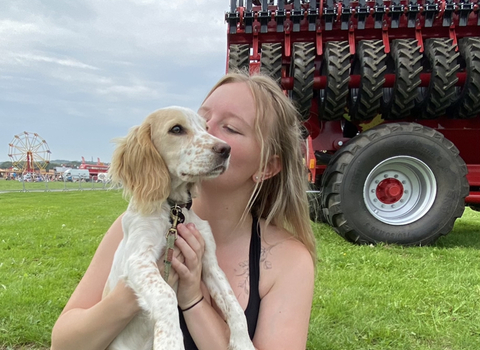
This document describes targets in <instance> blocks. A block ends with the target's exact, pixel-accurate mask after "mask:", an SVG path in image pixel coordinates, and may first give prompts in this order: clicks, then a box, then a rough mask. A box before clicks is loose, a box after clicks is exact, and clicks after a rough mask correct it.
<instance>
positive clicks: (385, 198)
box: [376, 177, 403, 204]
mask: <svg viewBox="0 0 480 350" xmlns="http://www.w3.org/2000/svg"><path fill="white" fill-rule="evenodd" d="M376 195H377V198H378V200H379V201H380V202H382V203H384V204H393V203H396V202H398V201H399V200H400V198H402V196H403V185H402V183H401V182H400V181H398V180H397V179H394V178H391V177H390V178H388V179H385V180H383V181H381V182H380V183H379V184H378V186H377V191H376Z"/></svg>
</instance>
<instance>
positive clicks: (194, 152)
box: [103, 107, 254, 350]
mask: <svg viewBox="0 0 480 350" xmlns="http://www.w3.org/2000/svg"><path fill="white" fill-rule="evenodd" d="M229 155H230V146H228V145H227V144H226V143H225V142H223V141H221V140H220V139H218V138H216V137H213V136H212V135H209V134H208V133H207V131H206V122H205V120H204V119H203V118H202V117H200V116H199V115H198V114H197V113H195V112H193V111H191V110H189V109H186V108H181V107H169V108H165V109H161V110H158V111H156V112H154V113H152V114H150V115H149V116H148V117H147V118H146V119H145V121H144V122H143V123H142V124H141V125H140V126H137V127H134V128H132V129H131V130H130V132H129V134H128V135H127V136H126V137H125V138H121V139H119V140H117V148H116V149H115V151H114V154H113V158H112V163H111V165H110V170H109V174H110V176H111V179H112V182H113V183H117V184H121V185H122V186H123V189H124V194H126V195H127V196H128V197H129V198H130V202H129V205H128V209H127V211H126V213H125V214H124V216H123V218H122V227H123V234H124V236H123V240H122V241H121V243H120V245H119V246H118V249H117V251H116V253H115V257H114V260H113V265H112V269H111V272H110V275H109V277H108V280H107V283H106V285H105V290H104V293H103V297H105V296H106V295H107V294H108V293H109V292H110V291H112V290H113V288H114V287H115V286H116V284H117V283H118V281H119V280H120V279H123V280H124V281H125V283H126V284H127V285H128V286H129V287H131V288H132V289H133V291H134V292H135V294H136V296H137V298H138V303H139V305H140V307H141V308H142V310H143V312H141V313H140V314H138V315H137V316H136V317H135V318H134V319H133V320H132V321H131V322H130V323H129V324H128V325H127V327H126V328H125V329H124V330H123V331H122V333H120V334H119V335H118V336H117V337H116V338H115V339H114V341H113V342H112V343H111V344H110V346H109V348H108V349H109V350H123V349H129V350H131V349H135V350H144V349H145V350H147V349H148V350H150V349H155V350H160V349H162V350H163V349H165V350H167V349H168V350H176V349H184V346H183V336H182V331H181V329H180V325H179V315H178V308H177V298H176V295H175V292H174V290H173V289H172V288H171V287H170V286H169V285H168V284H167V283H166V282H165V281H164V279H163V278H162V276H161V274H160V272H159V269H158V266H157V260H158V259H159V258H160V257H162V256H163V255H162V254H164V252H165V247H166V234H167V232H169V228H170V227H171V222H170V211H171V203H178V204H182V203H187V202H188V201H189V196H190V192H192V191H193V190H194V187H195V185H196V184H198V183H199V181H201V180H202V179H207V178H213V177H216V176H218V175H220V174H222V173H223V172H224V171H225V170H226V168H227V166H228V161H229ZM169 203H170V204H169ZM182 210H183V215H184V219H185V223H189V222H191V223H194V224H195V226H196V228H197V229H198V230H199V232H200V233H201V234H202V236H203V238H204V240H205V252H204V255H203V260H202V264H203V265H202V279H203V281H204V283H205V285H206V287H207V288H208V290H209V292H210V295H211V296H212V298H213V299H214V300H215V303H216V305H217V306H218V307H219V308H220V310H221V312H222V313H223V315H224V316H225V318H226V322H227V324H228V326H229V327H230V343H229V348H230V349H241V350H250V349H252V350H253V349H254V347H253V344H252V342H251V340H250V338H249V336H248V331H247V323H246V319H245V315H244V312H243V310H242V308H241V307H240V305H239V303H238V301H237V299H236V298H235V295H234V293H233V291H232V289H231V287H230V285H229V283H228V280H227V278H226V276H225V274H224V273H223V271H222V270H221V269H220V267H219V266H218V262H217V259H216V255H215V241H214V238H213V235H212V232H211V229H210V226H209V225H208V223H207V222H206V221H203V220H201V219H200V218H199V217H198V216H197V215H195V213H194V212H193V211H191V210H188V209H182Z"/></svg>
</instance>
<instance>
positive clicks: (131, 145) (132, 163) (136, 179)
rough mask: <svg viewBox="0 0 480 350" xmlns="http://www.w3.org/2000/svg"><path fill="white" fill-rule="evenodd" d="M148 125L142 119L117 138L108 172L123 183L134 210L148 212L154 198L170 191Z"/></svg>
mask: <svg viewBox="0 0 480 350" xmlns="http://www.w3.org/2000/svg"><path fill="white" fill-rule="evenodd" d="M151 133H152V132H151V125H150V124H149V123H143V124H142V125H140V126H136V127H134V128H132V129H131V130H130V132H129V133H128V135H127V136H126V137H124V138H121V139H119V140H117V148H116V149H115V151H114V153H113V157H112V164H111V165H110V169H109V173H110V176H111V178H112V181H113V182H114V183H120V184H122V185H123V188H124V194H125V195H127V196H129V197H131V198H132V199H133V202H134V205H135V207H136V209H137V210H139V211H140V212H142V213H144V214H149V213H151V212H152V211H153V209H154V204H155V202H159V201H164V200H166V199H167V198H168V196H169V194H170V175H169V172H168V168H167V166H166V164H165V162H164V160H163V159H162V157H161V156H160V154H159V153H158V151H157V149H156V148H155V146H154V144H153V142H152V138H151Z"/></svg>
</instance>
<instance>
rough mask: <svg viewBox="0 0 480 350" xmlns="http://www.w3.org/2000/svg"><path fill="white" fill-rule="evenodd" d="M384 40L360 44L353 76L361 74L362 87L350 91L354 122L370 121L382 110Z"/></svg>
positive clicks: (351, 112) (367, 41)
mask: <svg viewBox="0 0 480 350" xmlns="http://www.w3.org/2000/svg"><path fill="white" fill-rule="evenodd" d="M386 58H387V55H386V54H385V45H383V41H382V40H362V41H360V42H359V43H358V47H357V59H356V60H355V61H354V62H353V67H352V69H353V74H360V77H361V78H360V87H359V88H358V89H351V90H350V107H349V110H350V115H351V117H352V119H354V120H370V119H373V118H375V117H376V115H377V114H378V112H379V110H380V101H381V98H382V96H383V84H384V83H385V70H386V69H387V66H386Z"/></svg>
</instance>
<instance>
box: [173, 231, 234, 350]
mask: <svg viewBox="0 0 480 350" xmlns="http://www.w3.org/2000/svg"><path fill="white" fill-rule="evenodd" d="M178 234H179V235H178V238H177V241H176V242H175V245H176V246H177V248H178V249H179V250H180V252H181V258H182V260H179V259H178V258H174V259H173V261H172V267H173V268H174V269H175V274H176V275H178V291H177V299H178V306H179V307H180V309H188V310H187V311H185V312H183V316H184V317H185V323H186V324H187V327H188V331H189V333H190V335H191V336H192V339H193V340H194V341H195V345H196V346H197V348H198V349H199V350H204V349H205V350H214V349H222V350H223V349H226V348H227V347H228V343H229V338H230V330H229V328H228V325H227V323H226V322H225V320H224V319H223V317H221V316H220V315H219V314H218V313H217V311H216V310H215V309H214V308H213V307H212V305H211V304H210V296H209V295H208V290H207V289H206V287H205V286H204V285H203V283H202V281H201V276H202V257H203V253H204V251H205V241H204V240H203V237H202V236H201V234H200V232H199V231H198V230H197V229H196V227H195V225H193V224H188V225H178ZM202 296H205V299H203V300H202V301H201V302H199V303H198V304H196V302H197V301H198V300H200V299H201V298H202ZM192 305H195V306H193V307H192V308H190V307H191V306H192Z"/></svg>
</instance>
